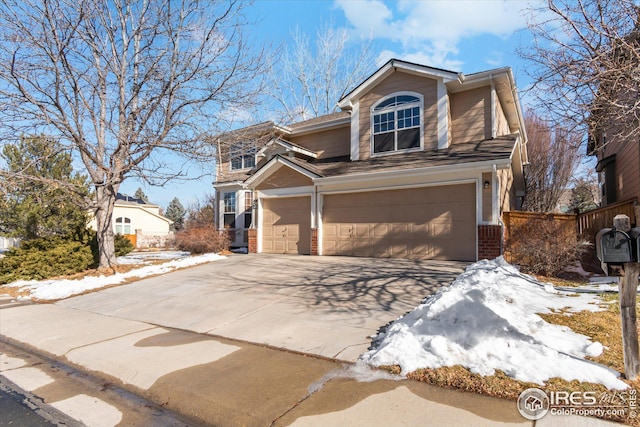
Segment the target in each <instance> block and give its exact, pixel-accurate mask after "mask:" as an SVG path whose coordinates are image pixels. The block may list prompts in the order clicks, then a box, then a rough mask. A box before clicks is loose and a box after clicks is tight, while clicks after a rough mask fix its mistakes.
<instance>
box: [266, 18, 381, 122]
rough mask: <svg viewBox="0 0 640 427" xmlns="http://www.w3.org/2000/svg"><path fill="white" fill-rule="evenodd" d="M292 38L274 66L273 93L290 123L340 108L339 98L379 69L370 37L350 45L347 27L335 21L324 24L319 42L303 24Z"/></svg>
mask: <svg viewBox="0 0 640 427" xmlns="http://www.w3.org/2000/svg"><path fill="white" fill-rule="evenodd" d="M292 38H293V46H292V47H291V49H287V50H285V51H284V52H283V53H282V54H281V55H277V57H276V59H274V60H273V65H272V66H271V67H270V69H271V73H270V86H271V91H270V92H271V96H272V97H273V98H274V99H275V100H276V101H277V103H278V104H279V105H280V106H281V108H282V110H283V117H282V118H278V119H282V120H283V121H285V122H286V123H290V122H294V121H300V120H306V119H310V118H313V117H318V116H321V115H325V114H329V113H333V112H336V111H337V102H338V101H339V100H340V99H341V98H342V97H343V96H344V95H346V94H347V93H348V92H349V91H350V90H351V89H353V88H354V87H355V85H357V84H359V83H361V82H362V80H364V79H365V78H366V77H368V76H369V74H370V73H371V72H372V71H373V70H374V69H375V54H374V52H373V50H372V48H371V43H370V41H367V42H366V43H364V44H361V45H359V46H360V48H358V47H356V46H355V45H354V46H350V45H349V44H348V40H349V34H348V32H347V30H346V29H335V28H333V27H332V25H331V23H328V24H324V25H323V26H322V27H321V28H320V30H319V31H318V33H317V34H316V37H315V45H312V44H311V43H310V40H309V36H308V35H306V34H304V33H303V32H301V31H300V29H299V28H297V29H296V30H295V32H294V33H293V35H292Z"/></svg>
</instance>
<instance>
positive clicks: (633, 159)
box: [587, 129, 640, 206]
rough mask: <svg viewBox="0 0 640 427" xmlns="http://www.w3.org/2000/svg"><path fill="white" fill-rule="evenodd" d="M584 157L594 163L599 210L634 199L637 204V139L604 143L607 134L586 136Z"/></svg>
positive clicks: (600, 131)
mask: <svg viewBox="0 0 640 427" xmlns="http://www.w3.org/2000/svg"><path fill="white" fill-rule="evenodd" d="M611 133H615V132H611ZM587 154H588V155H591V156H596V158H597V160H598V163H597V164H596V172H598V183H599V185H600V197H601V198H602V206H607V205H610V204H612V203H617V202H624V201H627V200H631V199H634V198H635V199H636V200H640V144H639V143H638V140H637V138H631V139H629V140H625V139H623V138H615V139H614V140H609V141H608V140H607V131H606V130H604V129H598V130H597V131H595V132H592V133H591V135H590V138H589V144H588V147H587Z"/></svg>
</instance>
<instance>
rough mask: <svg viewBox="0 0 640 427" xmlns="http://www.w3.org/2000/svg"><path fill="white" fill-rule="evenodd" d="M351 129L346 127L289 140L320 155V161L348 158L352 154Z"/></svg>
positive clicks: (294, 137)
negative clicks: (332, 158)
mask: <svg viewBox="0 0 640 427" xmlns="http://www.w3.org/2000/svg"><path fill="white" fill-rule="evenodd" d="M350 132H351V129H350V127H349V126H345V127H342V128H339V129H331V130H328V131H324V132H318V133H313V134H308V135H302V136H293V137H290V138H289V140H290V141H291V142H293V143H294V144H298V145H300V146H302V147H305V148H308V149H309V150H311V151H315V152H317V153H318V158H319V159H327V158H331V157H341V156H348V155H349V153H350V149H351V148H350V144H351V141H350V138H351V133H350Z"/></svg>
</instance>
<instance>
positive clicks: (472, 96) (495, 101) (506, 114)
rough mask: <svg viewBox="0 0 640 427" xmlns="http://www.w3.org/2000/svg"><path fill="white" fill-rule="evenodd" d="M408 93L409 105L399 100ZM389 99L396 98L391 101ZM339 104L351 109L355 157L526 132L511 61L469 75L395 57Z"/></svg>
mask: <svg viewBox="0 0 640 427" xmlns="http://www.w3.org/2000/svg"><path fill="white" fill-rule="evenodd" d="M406 97H413V98H411V99H412V100H411V101H410V102H408V101H407V102H406V103H407V105H406V107H407V108H404V107H403V106H402V103H401V102H397V101H393V100H398V99H405V100H406V99H408V98H406ZM388 100H391V101H389V102H392V103H394V102H395V104H394V105H390V106H386V105H385V102H388ZM409 104H412V105H409ZM338 106H339V107H340V108H342V109H343V110H344V111H349V112H350V113H351V130H350V158H351V160H352V161H355V160H365V159H368V158H370V157H377V156H381V155H392V154H401V153H403V152H411V151H427V150H442V149H447V148H449V146H450V145H451V144H452V143H461V142H467V141H468V142H473V141H476V142H477V141H479V140H483V139H490V138H495V137H497V136H500V135H507V134H513V133H517V132H521V133H522V134H524V135H526V133H525V132H524V126H523V122H522V114H521V111H520V104H519V100H518V98H517V93H516V89H515V82H514V79H513V75H512V73H511V69H510V68H506V67H505V68H500V69H495V70H489V71H485V72H481V73H474V74H470V75H464V74H463V73H458V72H454V71H449V70H444V69H439V68H433V67H427V66H423V65H418V64H413V63H410V62H406V61H401V60H397V59H392V60H390V61H388V62H387V63H386V64H385V65H383V66H382V67H381V68H380V69H379V70H378V71H376V72H375V73H374V74H372V75H371V76H370V77H369V78H367V79H366V80H365V81H364V82H363V83H361V84H360V85H359V86H357V87H356V88H355V89H353V90H352V91H351V92H349V93H348V94H347V95H346V96H345V97H344V98H342V99H341V100H340V101H339V102H338ZM409 106H410V107H411V108H409ZM385 107H386V110H385Z"/></svg>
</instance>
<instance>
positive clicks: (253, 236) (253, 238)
mask: <svg viewBox="0 0 640 427" xmlns="http://www.w3.org/2000/svg"><path fill="white" fill-rule="evenodd" d="M247 236H248V240H249V248H248V249H249V253H250V254H256V253H258V230H257V229H256V228H250V229H249V230H248V231H247Z"/></svg>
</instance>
